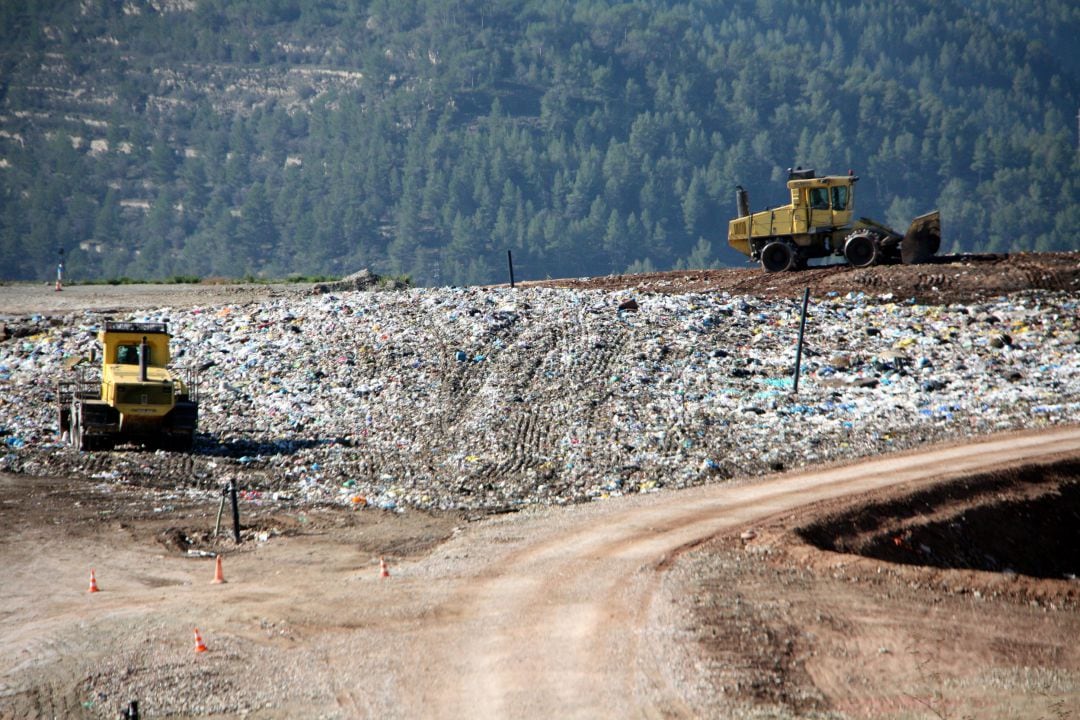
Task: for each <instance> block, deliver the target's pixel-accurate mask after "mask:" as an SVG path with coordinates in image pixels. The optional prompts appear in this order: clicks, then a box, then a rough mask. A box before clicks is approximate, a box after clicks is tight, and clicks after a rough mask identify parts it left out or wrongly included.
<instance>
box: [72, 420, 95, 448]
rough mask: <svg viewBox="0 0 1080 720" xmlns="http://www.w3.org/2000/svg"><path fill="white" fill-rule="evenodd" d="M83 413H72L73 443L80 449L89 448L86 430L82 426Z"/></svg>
mask: <svg viewBox="0 0 1080 720" xmlns="http://www.w3.org/2000/svg"><path fill="white" fill-rule="evenodd" d="M80 415H81V413H79V412H77V411H76V412H72V413H71V444H72V445H73V446H74V447H75V449H76V450H78V451H80V452H81V451H83V450H89V449H90V448H88V447H87V442H86V430H85V428H83V426H82V418H81V417H80Z"/></svg>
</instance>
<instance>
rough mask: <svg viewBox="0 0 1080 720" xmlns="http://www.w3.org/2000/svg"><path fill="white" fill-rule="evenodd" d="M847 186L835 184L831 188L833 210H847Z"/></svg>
mask: <svg viewBox="0 0 1080 720" xmlns="http://www.w3.org/2000/svg"><path fill="white" fill-rule="evenodd" d="M848 195H849V193H848V187H847V185H837V186H836V187H834V188H833V189H832V207H833V210H847V206H848Z"/></svg>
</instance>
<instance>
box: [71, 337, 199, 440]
mask: <svg viewBox="0 0 1080 720" xmlns="http://www.w3.org/2000/svg"><path fill="white" fill-rule="evenodd" d="M98 340H99V342H100V343H101V367H100V376H99V375H98V369H97V368H87V367H85V365H84V364H82V363H81V362H78V361H76V362H75V363H73V364H72V365H73V367H72V368H71V369H70V370H71V373H73V374H72V375H71V376H69V377H67V378H64V379H62V380H60V381H59V383H58V384H57V393H56V398H57V405H58V408H57V410H58V420H59V426H60V428H59V430H60V434H61V435H62V436H65V437H67V438H68V439H69V441H70V442H71V444H72V445H74V446H75V447H76V448H78V449H79V450H111V449H112V448H113V447H114V446H115V445H117V444H120V443H136V444H140V445H147V446H150V447H154V448H164V449H169V450H181V451H186V450H190V449H191V447H192V443H193V442H194V439H195V426H196V424H197V423H198V417H199V400H198V379H197V377H196V374H195V372H196V371H194V370H192V371H190V372H189V373H188V377H187V378H186V379H182V378H181V377H180V376H179V375H178V374H174V373H173V372H172V371H170V370H169V369H168V367H167V365H168V364H169V360H170V357H169V332H168V327H167V325H166V324H165V323H144V322H106V323H105V327H104V329H103V330H101V331H100V332H99V333H98Z"/></svg>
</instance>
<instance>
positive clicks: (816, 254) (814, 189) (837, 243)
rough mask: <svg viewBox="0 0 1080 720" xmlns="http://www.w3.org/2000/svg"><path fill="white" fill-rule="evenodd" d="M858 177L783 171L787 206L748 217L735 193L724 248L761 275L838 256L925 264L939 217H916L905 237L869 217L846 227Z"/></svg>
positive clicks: (863, 262) (740, 194)
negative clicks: (753, 262)
mask: <svg viewBox="0 0 1080 720" xmlns="http://www.w3.org/2000/svg"><path fill="white" fill-rule="evenodd" d="M858 179H859V178H858V177H857V176H856V175H855V174H854V173H852V172H848V174H847V175H828V176H825V177H815V175H814V171H813V170H803V169H802V168H796V169H794V170H789V171H788V182H787V186H788V190H790V191H791V203H790V204H788V205H782V206H780V207H775V208H771V209H767V210H763V211H761V212H756V213H752V214H751V212H750V202H749V196H748V194H747V192H746V190H744V189H743V188H742V186H739V187H738V188H737V189H736V191H735V192H736V195H735V197H736V205H737V208H738V217H736V218H735V219H734V220H732V221H731V222H730V223H728V245H730V246H731V247H733V248H735V249H736V250H738V251H739V252H741V253H742V254H744V255H746V256H747V257H749V258H752V259H753V260H757V261H759V262H760V263H761V267H762V268H764V269H765V270H766V271H767V272H782V271H784V270H798V269H802V268H805V267H806V265H807V261H808V260H811V259H813V258H823V257H828V256H830V255H838V256H842V257H843V258H844V259H845V260H847V262H848V263H849V264H850V265H853V266H855V267H868V266H870V265H877V264H885V263H895V262H903V263H904V264H905V265H911V264H916V263H922V262H926V261H927V260H929V259H930V258H931V257H933V255H934V254H935V253H937V251H938V249H939V248H940V246H941V215H940V213H939V212H938V211H937V210H934V211H932V212H928V213H926V214H925V215H920V216H919V217H917V218H915V219H914V220H913V221H912V222H911V226H910V227H909V228H908V231H907V233H906V234H904V235H901V234H900V233H898V232H896V231H894V230H892V229H891V228H888V227H886V226H885V225H882V224H881V223H879V222H875V221H874V220H870V219H869V218H859V219H858V220H856V221H854V222H852V216H853V214H854V210H855V183H856V182H857V181H858Z"/></svg>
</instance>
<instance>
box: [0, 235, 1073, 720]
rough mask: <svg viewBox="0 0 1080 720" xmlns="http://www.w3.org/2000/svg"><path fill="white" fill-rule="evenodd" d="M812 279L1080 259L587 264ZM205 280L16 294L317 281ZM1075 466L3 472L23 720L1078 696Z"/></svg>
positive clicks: (965, 286)
mask: <svg viewBox="0 0 1080 720" xmlns="http://www.w3.org/2000/svg"><path fill="white" fill-rule="evenodd" d="M585 282H586V281H581V280H578V281H563V282H560V283H558V284H559V285H562V286H575V287H578V286H581V285H580V284H581V283H585ZM808 285H809V286H810V287H811V291H812V292H813V293H826V292H841V293H846V292H851V291H860V290H862V291H865V292H868V293H869V292H873V293H884V292H892V293H894V294H895V295H896V297H897V298H904V297H908V296H916V295H918V294H920V293H922V294H923V295H930V296H932V297H933V299H932V301H935V302H946V301H961V302H962V301H963V296H964V295H966V294H972V293H983V294H984V296H985V295H993V294H1001V293H1007V292H1022V291H1025V290H1030V289H1033V288H1043V289H1056V290H1067V291H1073V292H1075V291H1076V290H1078V289H1080V263H1078V259H1077V255H1076V254H1059V255H1052V256H1012V258H1005V257H997V256H995V257H994V258H989V257H985V256H984V257H982V258H965V259H959V260H958V261H957V262H955V263H941V264H940V265H933V266H919V268H908V267H903V266H895V267H887V268H871V269H867V270H852V269H849V268H821V269H813V270H810V271H806V272H803V273H786V274H782V275H765V274H763V273H761V272H760V271H759V270H756V269H755V270H746V271H743V270H734V271H709V272H707V273H696V272H695V273H690V272H688V273H674V274H658V275H652V276H634V277H632V278H601V279H594V280H591V281H588V286H589V287H597V286H599V287H606V288H610V289H617V288H627V289H636V290H635V291H639V292H686V291H699V290H700V291H704V290H727V291H729V292H733V293H743V292H746V293H755V294H770V293H775V294H776V295H783V296H793V295H796V294H798V293H799V292H801V290H802V288H803V287H806V286H808ZM188 287H189V286H164V287H163V286H156V290H155V286H115V287H113V286H75V287H71V288H66V289H65V290H64V291H63V292H62V293H53V292H51V291H50V292H48V293H45V292H27V288H26V287H25V286H0V315H5V314H6V315H25V314H30V313H42V314H50V313H66V312H78V311H80V310H82V309H89V308H93V309H97V310H101V309H106V308H115V309H117V310H130V309H135V308H139V307H159V306H162V305H170V306H173V307H176V306H182V305H183V306H193V305H204V304H206V305H209V304H213V303H214V302H246V301H250V302H255V301H258V299H259V298H260V297H267V296H268V295H267V294H268V293H289V292H302V291H303V290H302V289H298V288H291V287H265V286H251V287H244V288H232V287H217V286H208V287H200V286H190V287H191V288H193V290H192V291H190V292H189V291H188ZM933 288H937V289H938V290H937V291H935V290H933ZM150 459H152V455H148V461H149V460H150ZM1078 470H1080V428H1077V427H1071V428H1069V427H1066V428H1057V429H1048V430H1043V431H1041V432H1039V433H1035V432H1032V433H1018V434H1010V435H1005V436H995V437H991V438H988V439H986V440H985V441H982V443H981V444H978V445H972V446H966V445H958V446H952V447H950V446H944V447H935V448H925V449H922V450H920V451H919V452H908V453H906V454H902V455H890V456H885V457H882V458H880V459H877V460H873V461H869V462H864V463H859V464H856V465H851V466H846V467H841V466H836V467H827V468H821V469H818V470H814V471H809V472H800V473H789V474H783V475H775V476H771V477H768V478H763V479H760V478H759V479H754V480H752V481H751V480H745V481H739V480H736V481H731V482H727V483H723V484H719V485H713V486H709V487H700V488H694V489H690V490H683V491H678V492H661V493H653V494H645V495H637V496H632V497H626V498H620V499H616V500H607V501H604V502H597V503H593V504H590V505H581V506H576V507H569V508H532V509H529V510H525V511H522V512H518V513H510V514H503V515H488V516H478V515H468V514H465V513H442V514H425V513H421V512H416V511H410V512H407V513H392V512H383V511H378V510H373V509H364V510H361V511H348V510H343V509H340V508H326V507H284V506H281V505H279V504H277V503H274V502H273V501H272V500H270V499H269V498H267V497H262V496H246V497H243V498H242V502H241V508H242V542H241V543H240V544H236V543H234V542H233V540H232V538H231V523H230V519H229V513H228V512H227V511H226V513H225V517H224V519H223V521H222V532H221V535H219V536H217V537H214V536H213V528H214V525H215V520H216V515H217V512H218V508H219V499H218V498H217V497H215V496H210V495H201V496H200V495H197V494H188V495H178V494H176V493H175V492H172V491H170V490H166V489H162V488H154V487H147V486H142V485H137V484H130V485H128V484H121V483H116V482H108V483H106V482H101V483H96V482H93V481H86V480H80V481H74V480H71V479H68V478H40V477H28V476H21V475H19V476H12V475H3V476H0V567H3V568H4V572H5V582H4V592H3V593H2V594H0V642H2V643H3V647H4V648H5V649H6V652H5V653H4V654H3V655H0V718H53V717H72V718H115V717H118V716H119V714H120V712H121V710H122V709H124V708H127V707H128V703H129V702H131V701H132V700H138V702H139V706H140V710H141V717H143V718H157V717H170V718H232V717H258V718H308V717H323V718H353V717H537V716H552V717H583V718H584V717H589V718H592V717H747V718H758V717H770V718H773V717H778V718H783V717H820V718H863V717H867V718H924V717H931V718H932V717H936V718H965V717H971V718H995V717H1001V718H1005V717H1024V718H1059V719H1060V718H1076V717H1080V710H1078V708H1080V645H1078V644H1077V643H1076V642H1075V638H1076V637H1077V636H1080V612H1078V610H1080V582H1078V581H1077V580H1076V577H1075V575H1076V574H1077V572H1078V565H1080V563H1078V557H1077V547H1080V542H1077V541H1078V540H1080V536H1078V534H1077V532H1078V531H1077V528H1080V508H1078V501H1077V496H1078V490H1077V489H1078V487H1080V473H1078ZM215 554H220V555H221V556H222V558H223V567H224V572H225V577H226V580H227V582H226V583H225V584H211V583H210V580H211V578H212V577H213V566H214V555H215ZM380 558H385V559H386V560H387V562H388V567H389V572H390V577H388V578H381V577H380V572H379V560H380ZM91 569H93V570H94V572H95V576H96V580H97V582H98V585H99V587H100V590H101V591H100V592H98V593H88V592H87V591H86V590H87V585H88V582H89V575H90V570H91ZM195 628H198V629H199V632H200V634H201V637H202V638H203V640H204V641H205V644H206V646H207V648H208V650H207V652H205V653H196V652H194V647H195V640H194V630H195Z"/></svg>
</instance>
